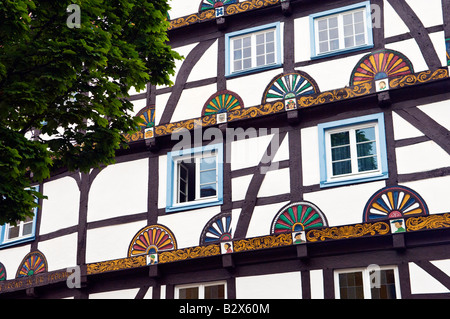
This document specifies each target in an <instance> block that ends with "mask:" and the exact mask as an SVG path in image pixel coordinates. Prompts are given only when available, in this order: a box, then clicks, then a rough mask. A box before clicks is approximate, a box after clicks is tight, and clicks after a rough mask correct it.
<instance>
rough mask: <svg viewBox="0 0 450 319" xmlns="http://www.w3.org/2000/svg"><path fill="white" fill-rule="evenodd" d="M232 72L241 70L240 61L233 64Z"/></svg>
mask: <svg viewBox="0 0 450 319" xmlns="http://www.w3.org/2000/svg"><path fill="white" fill-rule="evenodd" d="M234 70H235V71H239V70H242V61H235V62H234Z"/></svg>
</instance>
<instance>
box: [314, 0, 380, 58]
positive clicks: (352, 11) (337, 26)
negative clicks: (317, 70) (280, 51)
mask: <svg viewBox="0 0 450 319" xmlns="http://www.w3.org/2000/svg"><path fill="white" fill-rule="evenodd" d="M309 19H310V29H311V58H313V59H314V58H320V57H325V56H331V55H336V54H341V53H344V52H350V51H356V50H362V49H366V48H371V47H373V38H372V18H371V9H370V1H365V2H361V3H357V4H353V5H350V6H346V7H341V8H338V9H334V10H328V11H324V12H320V13H316V14H312V15H310V17H309Z"/></svg>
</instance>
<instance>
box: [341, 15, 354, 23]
mask: <svg viewBox="0 0 450 319" xmlns="http://www.w3.org/2000/svg"><path fill="white" fill-rule="evenodd" d="M343 18H344V25H352V24H353V14H352V13H348V14H344V16H343Z"/></svg>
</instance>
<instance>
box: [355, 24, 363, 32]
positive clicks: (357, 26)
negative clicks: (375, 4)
mask: <svg viewBox="0 0 450 319" xmlns="http://www.w3.org/2000/svg"><path fill="white" fill-rule="evenodd" d="M355 33H356V34H360V33H364V23H357V24H355Z"/></svg>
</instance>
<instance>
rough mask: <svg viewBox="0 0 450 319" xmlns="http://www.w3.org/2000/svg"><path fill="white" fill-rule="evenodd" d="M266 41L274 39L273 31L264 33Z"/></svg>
mask: <svg viewBox="0 0 450 319" xmlns="http://www.w3.org/2000/svg"><path fill="white" fill-rule="evenodd" d="M266 41H267V42H274V41H275V32H274V31H269V32H267V33H266Z"/></svg>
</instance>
